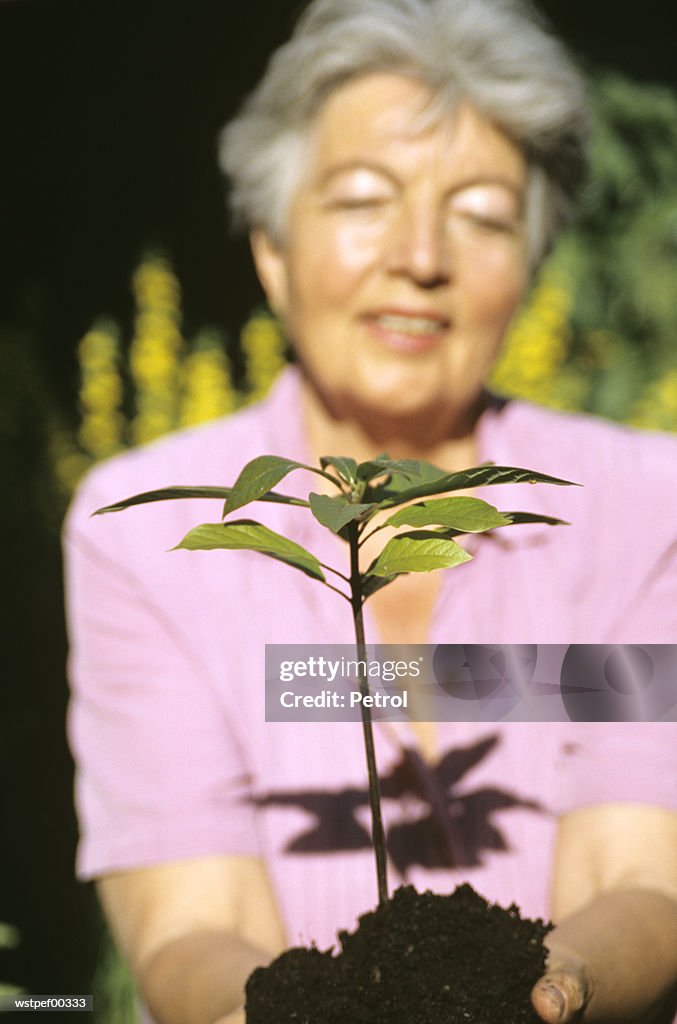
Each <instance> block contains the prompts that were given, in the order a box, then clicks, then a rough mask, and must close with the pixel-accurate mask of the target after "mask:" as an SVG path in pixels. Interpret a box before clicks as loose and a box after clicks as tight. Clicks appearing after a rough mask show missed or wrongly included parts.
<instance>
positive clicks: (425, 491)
mask: <svg viewBox="0 0 677 1024" xmlns="http://www.w3.org/2000/svg"><path fill="white" fill-rule="evenodd" d="M522 483H529V484H539V483H542V484H558V485H560V486H579V485H578V484H573V483H572V481H571V480H561V479H560V478H559V477H556V476H549V475H548V474H547V473H538V472H536V471H535V470H532V469H520V468H519V467H515V466H494V465H491V464H489V465H484V466H474V467H472V468H471V469H464V470H461V471H460V472H458V473H447V474H445V475H444V476H441V477H437V478H434V477H432V478H430V479H428V480H426V481H424V482H423V483H420V484H418V483H416V484H414V485H413V486H411V487H406V488H404V489H401V488H399V487H398V486H395V487H391V486H390V484H382V485H381V486H379V487H377V488H375V489H374V497H376V498H378V499H379V505H380V507H381V508H393V507H394V506H396V505H403V504H404V503H405V502H408V501H411V500H412V499H414V498H427V497H430V496H431V495H433V494H446V493H447V492H448V491H463V490H466V489H468V488H471V487H486V486H488V485H490V484H522Z"/></svg>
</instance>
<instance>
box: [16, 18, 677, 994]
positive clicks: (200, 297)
mask: <svg viewBox="0 0 677 1024" xmlns="http://www.w3.org/2000/svg"><path fill="white" fill-rule="evenodd" d="M539 6H540V7H541V8H543V9H544V10H545V11H546V13H547V14H548V15H549V16H550V18H551V20H552V21H553V23H554V25H555V26H556V28H557V29H558V30H559V32H560V33H561V34H562V35H563V36H564V37H565V38H566V39H567V40H568V42H569V43H570V45H571V46H572V48H573V49H574V50H575V51H576V52H578V53H579V54H580V55H581V56H582V57H583V58H584V59H585V60H586V61H589V62H591V63H592V64H594V65H597V66H602V67H607V68H615V69H618V70H620V71H622V72H624V73H626V74H628V75H630V76H631V77H634V78H636V79H638V80H640V81H644V82H656V83H664V84H669V85H677V61H676V60H675V39H674V34H673V33H672V32H671V31H670V30H669V29H668V27H667V25H668V22H669V13H670V12H669V8H668V6H667V4H659V3H649V2H644V3H642V4H637V3H636V2H632V3H631V2H629V0H592V2H577V0H568V2H566V0H541V2H540V3H539ZM299 7H300V5H299V4H298V3H297V2H295V0H270V2H269V3H265V2H262V0H248V2H245V3H242V4H240V3H234V2H231V0H193V2H192V3H188V2H185V0H136V2H135V3H132V2H130V0H116V2H113V0H109V2H102V0H53V2H48V0H43V2H37V0H0V89H1V92H0V95H1V96H2V133H1V135H0V139H1V144H2V150H3V152H2V161H1V165H0V166H1V170H0V185H1V191H0V218H1V222H0V232H1V237H2V256H1V259H2V268H1V270H2V273H1V276H0V281H1V282H2V289H1V295H0V340H1V341H2V344H3V350H4V355H3V357H2V362H1V363H0V378H1V379H0V392H1V393H2V394H3V395H4V396H5V401H4V404H3V409H2V412H1V413H0V428H1V434H2V437H1V438H0V443H1V444H2V450H1V451H2V454H1V456H0V475H1V476H2V478H3V484H4V487H3V492H4V497H3V511H4V513H5V520H6V521H5V523H4V525H3V540H4V542H5V543H4V544H3V549H4V555H3V559H4V564H3V581H4V591H3V592H4V595H5V608H4V612H3V624H4V626H5V629H4V633H5V636H4V639H3V644H2V648H1V650H2V657H3V663H2V686H3V689H2V702H1V704H0V779H1V789H0V827H1V828H2V837H3V842H2V845H1V847H0V921H2V920H5V921H9V922H11V923H12V924H15V925H17V926H18V928H19V929H20V932H21V939H22V942H21V945H20V946H19V947H18V949H17V950H15V951H13V952H4V953H2V952H0V981H3V980H4V981H12V982H15V983H18V984H21V985H23V986H25V987H26V988H27V989H29V990H31V991H33V992H35V993H41V992H44V993H49V992H55V993H57V992H61V993H66V992H71V993H78V992H89V991H91V983H90V978H91V973H92V969H93V966H94V963H95V961H96V957H97V955H98V949H99V942H100V926H99V922H98V919H97V916H96V914H95V912H94V902H93V899H92V894H91V891H90V890H89V888H86V887H83V886H79V885H76V883H74V882H73V881H72V860H73V849H74V842H75V824H74V820H73V814H72V810H71V795H70V791H71V770H72V769H71V764H70V760H69V757H68V754H67V752H66V748H65V743H64V740H63V719H64V709H65V700H66V688H65V682H64V673H63V664H64V661H65V653H66V652H65V640H64V635H63V626H62V614H63V613H62V603H61V589H60V582H59V580H60V563H59V553H58V531H57V528H56V523H57V521H58V515H59V512H60V509H59V508H58V507H52V506H53V505H54V504H56V506H58V501H57V502H55V503H54V502H52V501H51V499H50V497H49V494H47V495H46V491H45V485H44V479H45V476H44V472H45V442H46V438H45V436H44V430H45V427H44V424H42V422H41V420H40V417H39V416H38V414H37V409H38V406H40V408H44V406H45V403H47V405H48V406H50V407H51V408H54V409H56V410H57V411H58V413H59V415H60V416H61V417H62V419H64V420H65V421H66V422H68V421H70V422H72V423H74V422H75V420H76V401H75V396H76V389H77V366H76V360H75V356H74V350H75V346H76V344H77V341H78V340H79V338H80V337H81V336H82V334H83V333H84V332H85V331H86V330H87V328H88V327H89V326H90V324H91V322H92V320H93V319H94V318H95V317H97V316H100V315H101V314H112V315H114V316H115V317H117V318H119V319H120V320H121V321H122V322H128V321H129V317H130V315H131V310H132V302H131V296H130V292H129V279H130V275H131V273H132V271H133V269H134V267H135V266H136V264H137V262H138V260H139V257H140V255H141V253H142V251H143V250H144V248H146V247H147V246H148V245H149V244H158V245H161V246H163V248H164V249H165V250H166V251H167V253H168V255H169V257H170V259H171V261H172V264H173V266H174V269H175V270H176V272H177V275H178V278H179V280H180V281H181V284H182V287H183V290H184V298H183V311H184V318H185V327H186V333H187V334H190V333H192V332H193V331H195V330H196V329H197V328H199V327H200V326H202V325H204V324H208V323H215V324H220V325H223V326H225V327H226V328H229V329H230V332H231V333H234V332H236V331H237V329H238V327H239V325H240V324H241V323H242V322H243V321H244V320H245V318H246V315H247V313H248V311H249V310H250V309H251V307H252V306H253V305H255V304H256V303H258V302H259V301H260V294H259V291H258V288H257V286H256V284H255V281H254V278H253V274H252V272H251V271H250V269H249V263H248V259H247V254H246V246H245V244H244V243H243V242H241V241H240V242H233V241H232V240H229V238H228V233H227V225H226V217H225V212H224V205H223V186H222V183H221V181H220V179H219V175H218V172H217V170H216V166H215V159H214V154H215V136H216V133H217V130H218V127H219V126H220V125H221V124H222V123H223V121H224V120H225V119H226V118H227V117H228V116H229V115H230V114H231V113H232V112H233V111H234V110H235V108H236V106H237V104H238V101H239V99H240V98H241V96H242V94H243V93H244V92H245V91H246V90H247V89H249V88H250V87H251V86H252V85H253V84H254V82H255V81H256V79H257V77H258V76H259V74H260V72H261V70H262V68H263V66H264V62H265V59H266V55H267V54H268V53H269V52H270V50H271V48H272V47H273V46H274V45H275V44H277V43H278V42H281V41H282V40H283V39H284V38H285V37H286V35H287V34H288V31H289V28H290V26H291V24H292V22H293V15H294V12H295V11H297V10H298V9H299ZM19 354H20V358H19ZM45 505H49V506H50V507H49V508H48V509H45Z"/></svg>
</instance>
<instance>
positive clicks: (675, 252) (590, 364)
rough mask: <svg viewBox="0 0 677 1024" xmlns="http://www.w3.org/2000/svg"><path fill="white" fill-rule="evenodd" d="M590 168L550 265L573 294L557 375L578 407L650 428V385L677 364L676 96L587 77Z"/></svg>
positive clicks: (609, 77)
mask: <svg viewBox="0 0 677 1024" xmlns="http://www.w3.org/2000/svg"><path fill="white" fill-rule="evenodd" d="M590 82H591V98H592V106H593V131H592V136H591V174H590V179H589V182H588V185H587V188H586V189H585V191H584V194H583V197H582V203H581V208H580V215H579V217H578V219H577V222H576V225H575V227H574V229H573V230H572V231H570V232H569V233H568V234H567V235H566V236H565V237H564V238H563V239H562V241H561V242H560V244H559V245H558V247H557V250H556V252H555V253H554V255H553V257H552V259H551V262H550V267H549V270H550V273H551V274H553V275H554V277H555V278H557V277H559V279H560V280H566V281H567V282H568V286H569V288H570V289H571V293H572V296H573V305H572V309H571V313H570V322H569V329H570V335H569V339H568V354H567V357H566V360H565V363H564V365H563V366H562V373H563V374H565V375H566V374H567V373H571V372H572V371H573V373H574V374H575V375H576V376H577V377H578V379H579V380H580V384H581V386H580V387H579V388H578V389H577V392H576V393H577V401H576V405H577V407H578V408H582V409H584V410H586V411H591V412H595V413H598V414H600V415H603V416H609V417H611V418H614V419H620V420H629V421H630V422H638V423H640V424H642V425H646V426H654V425H655V426H659V425H662V426H666V425H667V426H671V427H672V429H677V416H675V415H674V413H675V412H677V409H675V410H673V419H672V420H669V419H668V420H667V421H663V422H660V423H659V422H655V423H654V422H653V421H652V419H651V416H650V415H649V416H646V415H644V416H640V415H639V406H640V404H641V400H642V396H643V394H644V393H645V392H646V390H647V388H649V387H651V386H652V384H654V383H655V382H656V381H657V380H660V379H661V378H662V377H664V376H665V374H666V372H667V373H669V372H670V371H671V369H673V368H675V367H677V349H676V339H677V303H676V302H675V301H674V293H675V282H676V281H677V97H675V95H674V94H673V93H672V92H670V91H668V90H667V89H664V88H660V87H657V86H649V85H639V84H637V83H634V82H631V81H630V80H628V79H626V78H623V77H621V76H620V75H615V74H608V73H596V74H595V73H593V74H592V75H591V76H590Z"/></svg>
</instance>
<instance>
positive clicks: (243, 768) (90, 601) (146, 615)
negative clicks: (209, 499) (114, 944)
mask: <svg viewBox="0 0 677 1024" xmlns="http://www.w3.org/2000/svg"><path fill="white" fill-rule="evenodd" d="M107 493H108V495H110V493H112V492H111V491H110V490H108V492H107ZM101 504H103V501H102V500H101V498H100V494H99V500H97V496H96V491H95V490H93V489H92V487H91V486H87V485H86V486H85V487H84V488H83V489H82V490H81V492H80V495H79V497H78V498H77V499H76V501H75V503H74V505H73V507H72V508H71V511H70V513H69V516H68V518H67V521H66V526H65V530H64V551H65V562H66V577H65V579H66V603H67V616H68V628H69V634H70V644H71V647H70V658H69V675H70V679H71V686H72V698H71V703H70V708H69V716H68V731H69V738H70V742H71V747H72V751H73V754H74V757H75V761H76V803H77V810H78V814H79V819H80V825H81V838H80V843H79V849H78V857H77V870H78V874H79V875H80V877H82V878H91V877H94V876H98V875H102V874H104V873H107V872H111V871H116V870H122V869H128V868H135V867H142V866H147V865H150V864H153V863H158V862H162V861H170V860H177V859H183V858H188V857H194V856H204V855H210V854H222V853H229V854H256V853H258V852H259V840H258V836H257V828H256V821H255V817H254V811H253V804H252V801H251V772H250V771H249V769H248V766H247V762H246V752H245V751H244V750H243V749H242V744H241V743H240V742H238V736H237V730H235V729H233V728H232V722H231V721H230V720H229V714H228V706H227V704H226V703H224V702H223V701H222V700H220V699H219V694H218V690H217V688H216V687H215V686H214V685H213V679H212V677H211V676H210V672H212V673H213V667H212V668H210V666H209V664H208V661H207V659H206V657H205V656H204V653H203V652H202V651H201V650H200V645H199V643H197V642H196V643H193V642H192V641H191V634H192V632H193V630H191V623H190V621H186V616H187V615H189V613H190V607H191V604H192V606H193V607H194V608H196V609H199V603H196V602H191V601H190V595H186V594H185V593H179V589H180V588H178V587H177V588H174V587H172V586H169V585H168V586H165V587H164V591H163V587H162V585H161V582H160V584H158V582H157V580H156V581H155V586H149V585H148V577H147V575H146V570H145V567H138V566H136V564H135V558H134V552H135V545H134V537H133V536H132V534H133V522H134V520H133V517H132V519H130V522H129V523H127V522H125V524H124V525H121V524H119V523H117V524H115V526H114V528H112V529H105V530H102V529H100V530H95V529H92V526H91V524H92V521H91V520H90V519H89V514H90V513H91V512H92V510H93V509H94V508H96V507H97V505H101ZM113 518H114V517H111V519H113ZM122 518H124V517H122V516H121V517H120V519H122ZM128 535H129V542H128V541H127V536H128ZM156 543H158V544H160V541H159V540H158V541H156ZM166 547H167V545H166V544H165V545H164V550H163V549H162V547H160V551H161V554H162V555H163V557H164V558H165V559H166V558H168V557H171V556H168V555H167V554H166V553H165V552H166ZM151 578H152V569H151ZM177 594H178V596H177ZM194 614H199V612H198V611H197V610H196V611H195V612H194Z"/></svg>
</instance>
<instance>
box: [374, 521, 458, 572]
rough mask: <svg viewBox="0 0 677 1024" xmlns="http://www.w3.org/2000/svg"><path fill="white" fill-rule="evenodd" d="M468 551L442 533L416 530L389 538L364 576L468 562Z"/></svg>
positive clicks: (416, 570) (422, 569) (443, 566)
mask: <svg viewBox="0 0 677 1024" xmlns="http://www.w3.org/2000/svg"><path fill="white" fill-rule="evenodd" d="M471 558H472V555H469V554H468V552H467V551H464V550H463V548H462V547H461V546H460V545H459V544H457V543H456V542H455V541H453V540H450V539H449V538H448V537H446V536H445V535H444V533H436V532H435V531H432V530H416V531H414V532H413V533H401V534H399V535H398V536H397V537H393V538H391V540H389V541H388V543H387V544H386V546H385V547H384V549H383V551H382V552H381V554H380V555H379V556H378V558H377V559H376V560H375V561H374V562H373V563H372V564H371V565H370V566H369V569H368V570H367V572H366V573H365V575H366V576H391V575H393V574H394V573H401V572H430V571H431V570H433V569H449V568H451V567H452V566H454V565H461V563H463V562H469V561H470V559H471Z"/></svg>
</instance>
